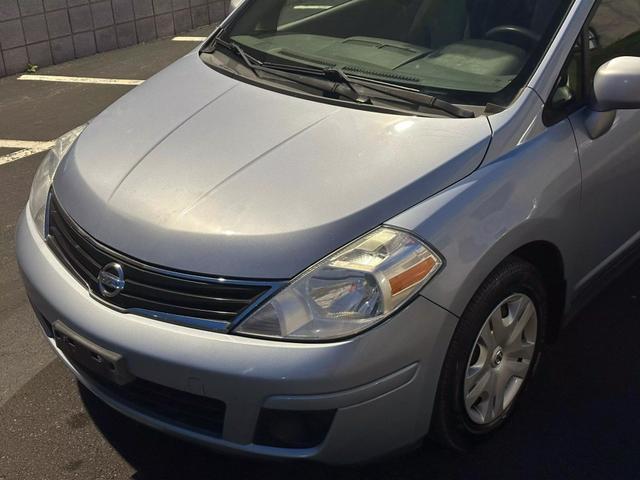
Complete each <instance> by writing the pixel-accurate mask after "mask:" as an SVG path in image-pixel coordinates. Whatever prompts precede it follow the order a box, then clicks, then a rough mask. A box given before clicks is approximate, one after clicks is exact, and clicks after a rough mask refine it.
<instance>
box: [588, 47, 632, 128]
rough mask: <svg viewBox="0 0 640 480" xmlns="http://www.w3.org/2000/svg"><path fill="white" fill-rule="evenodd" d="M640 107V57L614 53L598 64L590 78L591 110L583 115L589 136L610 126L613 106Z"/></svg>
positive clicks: (630, 108) (614, 113)
mask: <svg viewBox="0 0 640 480" xmlns="http://www.w3.org/2000/svg"><path fill="white" fill-rule="evenodd" d="M635 109H640V57H618V58H614V59H613V60H610V61H609V62H607V63H605V64H604V65H602V66H601V67H600V68H599V69H598V71H597V72H596V76H595V78H594V81H593V100H592V104H591V113H589V115H588V116H587V117H586V119H585V126H586V128H587V132H588V133H589V136H590V137H591V138H592V139H596V138H598V137H601V136H602V135H604V134H605V133H607V132H608V131H609V130H611V127H612V126H613V123H614V122H615V119H616V110H635Z"/></svg>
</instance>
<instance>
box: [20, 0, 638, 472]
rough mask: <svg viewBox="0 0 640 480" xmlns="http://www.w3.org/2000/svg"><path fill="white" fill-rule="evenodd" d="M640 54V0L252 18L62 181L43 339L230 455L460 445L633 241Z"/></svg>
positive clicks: (44, 204) (513, 2)
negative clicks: (425, 441)
mask: <svg viewBox="0 0 640 480" xmlns="http://www.w3.org/2000/svg"><path fill="white" fill-rule="evenodd" d="M636 57H640V3H638V2H637V1H636V0H601V1H594V0H573V1H572V0H508V1H507V0H469V1H467V0H313V1H312V2H311V1H305V0H286V1H285V0H259V1H258V0H246V1H245V2H243V3H241V5H240V6H239V7H238V8H237V9H236V10H235V11H234V12H233V13H232V14H231V15H230V16H229V17H228V18H227V19H226V20H225V21H224V22H223V24H222V25H221V26H220V27H219V28H218V29H217V30H216V31H215V32H214V34H213V35H212V36H211V37H210V38H209V39H208V40H207V41H206V42H205V43H204V44H203V45H202V46H201V47H200V48H199V49H198V50H197V51H193V52H192V53H190V54H188V55H186V56H185V57H184V58H182V59H180V60H179V61H177V62H176V63H175V64H173V65H172V66H170V67H169V68H167V69H166V70H164V71H163V72H161V73H159V74H158V75H156V76H155V77H153V78H151V79H150V80H148V81H147V82H145V83H144V84H143V85H142V86H140V87H138V88H136V89H135V90H134V91H132V92H131V93H129V94H128V95H126V96H124V97H123V98H122V99H120V100H119V101H117V102H116V103H115V104H113V105H112V106H111V107H109V108H108V109H107V110H106V111H104V112H103V113H102V114H100V115H99V116H98V117H97V118H95V119H93V120H92V121H91V122H90V123H89V124H88V125H84V126H81V127H79V128H77V129H75V130H73V131H72V132H69V133H68V134H66V135H64V136H63V137H62V138H60V139H59V141H58V142H57V144H56V146H55V148H54V149H53V150H52V151H51V152H50V153H49V154H48V156H47V157H46V159H45V160H44V162H43V163H42V166H41V167H40V169H39V170H38V172H37V174H36V178H35V180H34V183H33V188H32V191H31V196H30V199H29V203H28V205H27V208H26V210H25V212H24V213H23V215H22V217H21V219H20V222H19V228H18V233H17V253H18V260H19V264H20V267H21V270H22V273H23V276H24V281H25V284H26V286H27V291H28V294H29V297H30V300H31V302H32V304H33V307H34V310H35V312H36V314H37V317H38V319H39V320H40V323H41V324H42V329H43V331H44V333H45V335H46V336H47V338H48V340H49V342H50V344H51V345H52V346H53V348H54V349H55V351H56V353H57V354H58V355H59V356H60V358H61V359H62V361H63V362H64V363H65V364H66V365H67V367H69V369H70V370H71V371H73V373H74V374H75V375H76V376H77V378H78V379H79V381H80V382H81V383H82V384H84V385H85V386H86V387H87V388H88V389H89V390H91V391H92V392H93V393H94V394H95V395H96V396H98V397H99V398H101V399H102V400H104V401H105V402H106V403H107V404H109V405H111V406H112V407H113V408H115V409H116V410H118V411H120V412H122V413H123V414H125V415H127V416H130V417H132V418H134V419H136V420H138V421H140V422H142V423H144V424H147V425H149V426H151V427H154V428H157V429H159V430H162V431H164V432H167V433H170V434H173V435H177V436H180V437H182V438H185V439H188V440H191V441H194V442H197V443H200V444H203V445H207V446H210V447H212V448H214V449H216V450H219V451H226V452H235V453H242V454H250V455H255V456H262V457H281V458H299V459H313V460H317V461H321V462H327V463H333V464H343V463H353V462H363V461H367V460H370V459H372V458H374V457H378V456H381V455H384V454H388V453H391V452H394V451H397V450H400V449H404V448H408V447H411V446H413V445H416V444H418V443H419V442H420V441H421V440H422V439H423V438H425V437H426V436H430V437H431V438H433V439H435V440H437V441H439V442H441V443H444V444H446V445H449V446H451V447H453V448H456V449H467V448H469V447H470V446H472V445H473V444H474V442H476V441H477V440H480V439H484V438H485V437H488V436H490V435H491V434H492V433H493V432H494V431H495V430H496V429H498V428H499V427H500V426H501V425H502V424H503V423H504V422H505V421H506V420H507V419H508V418H509V417H510V416H511V414H512V413H513V412H514V408H515V406H516V404H517V403H518V399H519V397H520V396H521V395H522V393H523V391H524V389H525V387H526V385H527V382H528V381H529V379H530V377H531V375H532V374H533V372H534V368H535V365H536V363H537V362H538V360H539V357H540V355H541V353H542V352H543V351H544V345H545V344H546V343H548V342H551V341H553V339H554V337H555V336H556V335H557V332H558V330H559V328H560V327H561V326H562V324H563V322H564V321H565V320H566V319H568V318H570V317H571V316H572V314H574V313H575V312H576V311H577V309H578V308H579V307H580V306H581V305H583V304H584V302H585V300H587V299H589V298H590V296H592V295H593V292H594V291H596V290H597V289H598V287H601V286H602V285H604V284H605V281H606V280H607V279H608V278H611V276H612V274H615V272H616V271H619V270H620V266H621V265H622V264H623V263H624V261H625V260H626V259H627V257H628V256H629V255H631V254H633V252H634V247H635V246H637V245H638V240H639V239H640V208H638V188H639V187H638V185H640V159H639V157H640V132H639V130H640V110H638V109H639V108H640V58H636ZM596 340H597V339H595V338H594V341H596Z"/></svg>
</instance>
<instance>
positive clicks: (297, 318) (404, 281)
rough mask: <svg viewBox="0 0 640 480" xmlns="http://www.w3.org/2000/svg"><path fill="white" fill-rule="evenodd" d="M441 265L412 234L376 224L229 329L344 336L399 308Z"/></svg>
mask: <svg viewBox="0 0 640 480" xmlns="http://www.w3.org/2000/svg"><path fill="white" fill-rule="evenodd" d="M441 266H442V260H441V259H440V258H439V257H438V256H437V255H436V253H435V252H433V251H432V250H431V249H430V248H429V247H428V246H427V245H425V244H424V243H423V242H421V241H420V240H419V239H417V238H416V237H414V236H413V235H411V234H409V233H407V232H404V231H400V230H395V229H392V228H389V227H381V228H378V229H377V230H375V231H373V232H372V233H370V234H368V235H365V236H364V237H362V238H359V239H357V240H355V241H354V242H352V243H350V244H349V245H347V246H346V247H344V248H342V249H340V250H338V251H337V252H336V253H334V254H332V255H330V256H329V257H327V258H326V259H324V260H322V261H321V262H319V263H318V264H316V265H315V266H313V267H311V268H310V269H308V270H307V271H306V272H304V273H302V274H301V275H300V276H298V277H297V278H296V279H294V280H293V282H292V283H291V284H290V285H288V286H287V287H286V288H285V289H284V290H282V291H281V292H279V293H278V294H277V295H276V296H275V297H273V298H272V299H271V300H270V301H269V302H268V303H266V304H265V305H264V306H262V307H261V308H260V309H259V310H257V311H256V312H255V313H253V314H252V315H251V316H249V317H248V318H247V319H246V320H245V321H244V322H242V323H241V324H240V325H239V326H238V327H237V328H236V330H235V332H236V333H239V334H243V335H250V336H257V337H266V338H274V339H282V340H299V341H326V340H336V339H339V338H344V337H348V336H351V335H354V334H356V333H359V332H361V331H363V330H366V329H367V328H370V327H372V326H373V325H375V324H377V323H379V322H381V321H383V320H384V319H386V318H387V317H389V316H390V315H391V314H392V313H394V312H395V311H397V310H398V309H399V308H401V307H402V306H403V305H404V304H405V303H406V302H407V301H409V300H410V299H411V297H413V295H414V294H416V293H417V292H418V291H419V290H420V289H421V288H422V287H423V286H424V285H425V284H426V283H427V282H428V281H429V279H431V278H432V277H433V276H434V275H435V274H436V272H437V271H438V270H439V269H440V267H441Z"/></svg>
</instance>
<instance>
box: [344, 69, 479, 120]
mask: <svg viewBox="0 0 640 480" xmlns="http://www.w3.org/2000/svg"><path fill="white" fill-rule="evenodd" d="M342 74H343V75H346V74H344V72H342ZM346 76H347V78H348V80H349V81H350V82H351V84H352V85H360V86H362V87H365V88H368V89H369V90H374V91H377V92H379V93H383V94H385V95H388V96H390V97H394V98H397V99H399V100H404V101H407V102H411V103H413V104H415V105H419V106H423V107H427V108H433V109H435V110H440V111H443V112H446V113H449V114H450V115H453V116H455V117H458V118H475V116H476V114H475V112H473V111H472V110H468V109H466V108H464V107H459V106H458V105H455V104H453V103H450V102H447V101H446V100H442V99H441V98H438V97H436V96H434V95H429V94H428V93H424V92H421V91H420V90H417V89H414V88H409V87H404V86H402V85H397V84H395V83H389V82H383V81H380V80H374V79H370V78H364V77H359V76H357V77H356V76H352V75H346Z"/></svg>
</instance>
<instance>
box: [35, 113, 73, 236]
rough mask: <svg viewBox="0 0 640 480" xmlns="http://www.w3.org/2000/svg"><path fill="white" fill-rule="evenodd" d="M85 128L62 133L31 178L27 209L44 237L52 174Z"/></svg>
mask: <svg viewBox="0 0 640 480" xmlns="http://www.w3.org/2000/svg"><path fill="white" fill-rule="evenodd" d="M85 128H86V125H82V126H81V127H78V128H74V129H73V130H71V131H70V132H67V133H65V134H64V135H62V136H61V137H60V138H59V139H58V140H57V141H56V143H55V145H54V146H53V148H52V149H51V150H49V152H48V153H47V156H46V157H44V160H43V161H42V163H41V164H40V166H39V167H38V170H37V171H36V175H35V177H34V178H33V184H32V185H31V194H30V195H29V210H30V211H31V216H32V217H33V221H34V222H35V223H36V226H37V227H38V231H39V232H40V235H41V236H42V238H44V235H45V231H44V225H45V216H46V209H47V197H48V196H49V189H50V188H51V183H52V182H53V176H54V175H55V173H56V170H57V169H58V166H59V165H60V162H61V161H62V159H63V158H64V156H65V155H66V154H67V152H68V151H69V150H70V149H71V147H72V146H73V143H74V142H75V141H76V139H77V138H78V137H79V136H80V134H81V133H82V131H83V130H84V129H85Z"/></svg>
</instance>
